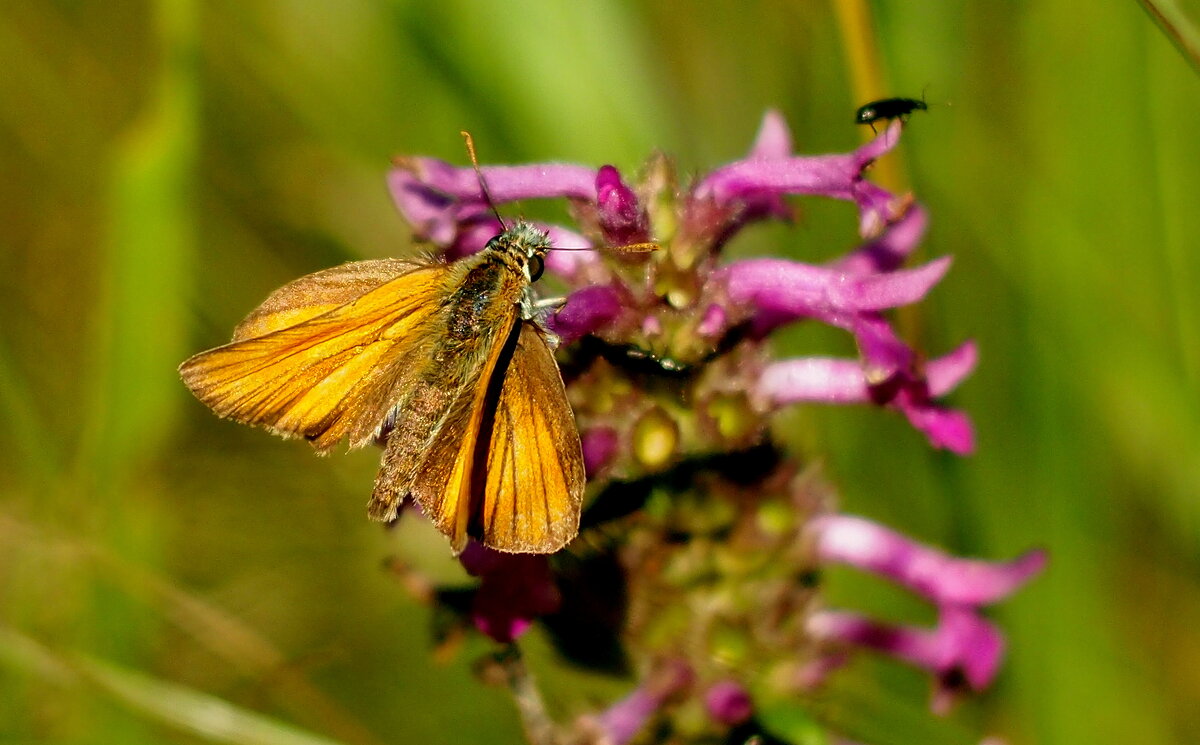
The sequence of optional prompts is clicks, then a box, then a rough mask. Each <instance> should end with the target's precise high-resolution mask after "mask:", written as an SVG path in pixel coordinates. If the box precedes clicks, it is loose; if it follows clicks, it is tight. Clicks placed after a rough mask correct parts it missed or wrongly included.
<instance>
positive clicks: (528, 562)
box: [458, 541, 560, 644]
mask: <svg viewBox="0 0 1200 745" xmlns="http://www.w3.org/2000/svg"><path fill="white" fill-rule="evenodd" d="M458 558H459V561H461V562H462V565H463V568H464V569H466V570H467V572H468V573H469V574H471V575H473V576H475V577H479V578H480V579H481V580H482V581H481V582H480V584H479V588H478V589H477V590H476V591H475V597H474V599H473V601H472V604H471V621H472V622H473V623H474V624H475V628H477V629H479V631H481V632H483V633H484V634H487V635H488V636H490V637H491V638H493V639H495V640H496V641H498V642H501V643H504V644H507V643H509V642H511V641H513V640H514V639H516V638H517V637H519V636H521V634H524V633H525V632H526V631H527V630H528V629H529V626H530V624H532V623H533V620H534V619H536V618H538V617H539V616H544V615H546V614H548V613H553V612H554V611H556V610H558V606H559V602H560V596H559V593H558V587H557V586H556V585H555V582H554V577H553V575H552V574H551V573H550V566H549V564H548V563H547V561H546V557H545V556H542V555H537V554H506V553H501V552H499V551H495V550H493V549H490V548H488V547H486V546H484V545H483V544H481V543H477V542H475V541H471V542H469V543H468V544H467V547H466V548H465V549H463V552H462V554H460V555H459V557H458Z"/></svg>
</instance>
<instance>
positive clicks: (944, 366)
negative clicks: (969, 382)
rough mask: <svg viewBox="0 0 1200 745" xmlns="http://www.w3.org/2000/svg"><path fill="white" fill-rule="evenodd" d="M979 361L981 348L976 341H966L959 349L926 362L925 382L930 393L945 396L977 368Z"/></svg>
mask: <svg viewBox="0 0 1200 745" xmlns="http://www.w3.org/2000/svg"><path fill="white" fill-rule="evenodd" d="M978 361H979V350H978V349H977V348H976V346H975V342H970V341H968V342H964V343H963V344H961V345H959V347H958V349H955V350H954V351H953V352H951V353H950V354H947V355H943V356H942V357H939V358H937V359H936V360H931V361H930V362H928V363H926V364H925V383H926V384H927V385H928V386H929V393H930V394H931V395H934V396H944V395H946V394H947V393H949V392H950V391H952V390H954V389H955V388H957V387H958V384H959V383H961V382H962V381H963V380H964V379H965V378H966V377H967V376H968V375H970V374H971V372H972V371H973V370H974V369H975V363H976V362H978Z"/></svg>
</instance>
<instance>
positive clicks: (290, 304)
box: [180, 222, 584, 553]
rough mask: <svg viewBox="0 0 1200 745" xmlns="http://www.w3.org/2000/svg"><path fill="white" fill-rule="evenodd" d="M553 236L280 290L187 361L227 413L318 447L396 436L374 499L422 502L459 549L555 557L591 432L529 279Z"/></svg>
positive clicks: (382, 508)
mask: <svg viewBox="0 0 1200 745" xmlns="http://www.w3.org/2000/svg"><path fill="white" fill-rule="evenodd" d="M547 250H549V242H548V240H547V237H546V234H545V233H543V232H542V231H540V230H538V229H536V228H534V227H533V226H531V225H529V224H528V223H523V222H519V223H516V224H514V225H512V226H511V227H510V228H508V229H506V230H505V231H504V232H503V233H501V234H500V235H498V236H496V237H495V238H493V239H492V240H491V241H489V242H488V245H487V247H486V248H484V249H483V250H482V251H480V252H479V253H477V254H475V255H473V256H468V257H466V258H463V259H460V260H458V261H456V262H454V263H451V264H440V263H421V262H412V261H401V260H396V259H382V260H376V261H360V262H353V263H350V264H345V265H343V266H340V267H335V268H333V269H327V270H325V271H321V272H317V273H315V274H310V275H308V276H306V277H302V278H300V279H298V280H296V281H294V282H292V283H290V284H288V285H286V286H284V287H282V288H280V289H279V290H277V291H275V292H274V293H273V294H272V295H271V296H270V297H268V298H267V300H266V301H265V302H264V303H263V304H262V305H261V306H259V307H258V308H257V309H256V310H255V311H253V312H252V313H251V314H250V315H249V316H248V317H247V318H246V319H245V320H244V321H242V323H241V324H239V325H238V327H237V329H235V331H234V337H233V341H232V342H230V343H229V344H226V345H224V346H221V347H217V348H215V349H211V350H209V351H207V352H202V353H200V354H198V355H196V356H194V357H192V358H190V359H188V360H187V361H185V362H184V363H183V365H181V366H180V372H181V374H182V376H183V379H184V382H185V383H186V384H187V386H188V387H189V388H190V389H191V390H192V392H193V393H194V394H195V395H196V397H197V398H199V399H200V400H201V401H202V402H204V403H205V404H206V405H208V406H209V407H211V408H212V409H213V410H214V411H215V412H216V413H217V414H219V415H220V416H222V417H227V418H230V419H234V420H236V421H239V422H243V423H245V424H252V425H258V426H262V427H265V428H266V429H268V430H270V431H272V432H274V433H275V434H279V435H282V436H284V437H305V438H307V439H309V440H310V441H311V442H312V444H313V446H314V447H316V448H317V450H318V451H320V452H328V451H329V450H330V449H332V448H333V447H334V445H336V444H337V443H338V442H340V441H342V440H347V441H348V442H349V444H350V447H351V448H356V447H361V446H362V445H365V444H367V443H370V442H373V441H375V440H376V439H377V438H380V437H382V438H384V440H385V450H384V456H383V463H382V465H381V467H380V470H379V475H378V476H377V477H376V480H375V487H374V490H373V492H372V495H371V500H370V502H369V504H368V513H369V514H370V516H371V517H373V518H375V519H377V520H383V521H390V520H393V519H395V517H396V514H397V510H398V509H399V507H400V505H401V504H403V502H404V500H405V499H407V498H409V497H411V498H413V499H415V500H416V502H417V504H419V505H420V507H421V510H422V511H423V512H424V513H425V514H426V515H427V516H428V517H429V518H430V519H431V520H432V521H433V523H434V525H436V526H437V528H438V529H439V530H440V531H441V532H442V533H443V534H445V535H446V536H447V537H448V538H449V539H450V543H451V546H452V548H453V549H454V551H455V552H458V551H461V550H462V549H463V547H465V545H466V541H467V538H468V536H473V537H475V538H478V539H479V540H480V541H481V542H483V543H484V544H485V545H488V546H491V547H492V548H495V549H498V550H501V551H509V552H522V553H549V552H552V551H557V550H558V549H559V548H561V547H562V546H564V545H566V543H568V542H569V541H570V540H571V539H572V538H573V537H574V536H575V534H576V533H577V532H578V526H579V510H580V504H581V502H582V498H583V487H584V471H583V457H582V452H581V447H580V442H579V433H578V430H577V429H576V426H575V420H574V416H573V414H572V413H571V408H570V405H569V404H568V402H567V397H566V390H565V388H564V386H563V382H562V376H561V375H560V374H559V371H558V366H557V364H556V363H555V361H554V354H553V351H552V341H551V339H552V337H551V335H549V334H548V332H546V331H545V330H543V329H542V328H541V326H539V325H538V323H537V321H536V318H535V313H534V303H533V295H532V290H531V285H532V282H533V280H534V279H536V277H537V275H538V274H540V269H541V265H542V259H543V257H544V256H545V253H546V251H547Z"/></svg>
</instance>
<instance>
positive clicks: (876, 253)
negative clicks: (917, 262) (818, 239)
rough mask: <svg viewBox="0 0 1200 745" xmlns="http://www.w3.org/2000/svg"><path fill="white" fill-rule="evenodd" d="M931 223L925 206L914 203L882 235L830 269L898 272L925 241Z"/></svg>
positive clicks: (866, 272)
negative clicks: (922, 239)
mask: <svg viewBox="0 0 1200 745" xmlns="http://www.w3.org/2000/svg"><path fill="white" fill-rule="evenodd" d="M928 223H929V216H928V214H927V213H926V212H925V210H924V209H923V208H922V207H920V206H919V205H915V204H914V205H912V206H911V207H909V208H908V211H907V212H905V213H904V216H903V217H901V218H899V219H898V220H896V221H895V222H893V223H892V224H891V225H889V226H888V229H887V230H886V231H884V232H883V233H882V234H881V235H879V236H878V237H877V238H875V239H874V240H872V241H871V242H869V243H867V244H865V245H863V246H862V247H860V248H859V249H857V250H856V251H854V252H853V253H850V254H848V255H846V256H844V257H842V258H841V259H839V260H837V261H835V262H833V263H832V264H831V265H830V268H831V269H835V270H837V271H842V272H846V273H847V274H868V273H874V272H890V271H894V270H895V269H897V268H899V267H900V266H901V265H902V264H903V263H904V260H905V259H907V258H908V257H909V256H910V255H911V254H912V252H913V250H914V249H916V247H917V244H919V243H920V242H921V238H922V237H923V236H924V235H925V228H926V226H927V225H928Z"/></svg>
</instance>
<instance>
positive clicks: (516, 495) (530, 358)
mask: <svg viewBox="0 0 1200 745" xmlns="http://www.w3.org/2000/svg"><path fill="white" fill-rule="evenodd" d="M499 374H500V373H499V372H497V375H499ZM503 375H504V378H503V381H502V383H501V386H500V392H499V397H498V399H497V402H496V407H495V411H494V413H493V414H492V415H491V416H492V420H491V422H490V424H491V437H490V441H489V444H488V448H487V468H486V480H485V482H484V484H483V488H482V500H481V504H480V505H479V508H478V512H477V515H476V517H475V519H476V521H477V526H476V527H475V529H474V530H473V532H476V531H477V532H478V533H479V534H480V536H481V539H482V541H483V543H485V544H486V545H488V546H491V547H492V548H495V549H498V550H500V551H508V552H520V553H551V552H553V551H557V550H558V549H560V548H562V547H563V546H565V545H566V544H567V543H568V542H570V540H571V539H572V538H574V537H575V535H576V533H577V532H578V530H579V511H580V506H581V504H582V501H583V489H584V468H583V453H582V448H581V446H580V441H579V432H578V430H577V429H576V425H575V416H574V414H573V413H572V412H571V406H570V403H569V402H568V401H567V392H566V389H565V387H564V386H563V381H562V375H561V374H560V373H559V371H558V364H557V363H556V362H555V361H554V353H553V351H552V350H551V348H550V344H549V342H548V341H547V339H546V336H545V334H544V332H543V331H542V330H541V329H540V328H539V327H538V326H537V325H536V324H535V323H532V322H523V323H522V324H521V329H520V337H519V339H518V340H517V345H516V349H515V350H514V351H513V354H512V359H511V361H510V362H509V364H508V367H507V368H506V369H505V370H504V372H503Z"/></svg>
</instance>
